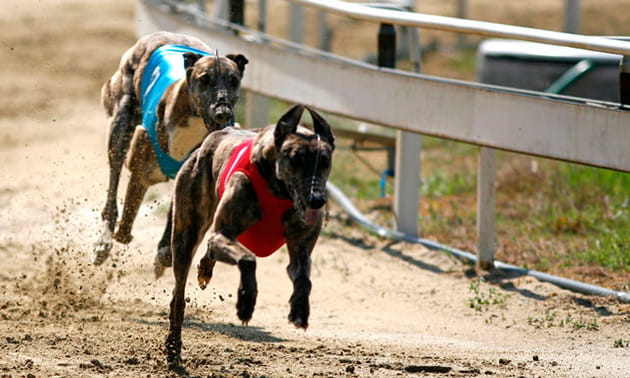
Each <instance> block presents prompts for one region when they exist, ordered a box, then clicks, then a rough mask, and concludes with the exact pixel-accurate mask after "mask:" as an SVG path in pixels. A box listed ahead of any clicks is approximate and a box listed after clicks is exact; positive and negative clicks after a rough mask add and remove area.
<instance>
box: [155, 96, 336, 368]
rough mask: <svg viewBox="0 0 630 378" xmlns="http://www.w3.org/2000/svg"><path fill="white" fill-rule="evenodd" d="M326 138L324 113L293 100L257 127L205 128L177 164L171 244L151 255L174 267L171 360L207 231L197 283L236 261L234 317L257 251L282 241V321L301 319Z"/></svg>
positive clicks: (252, 290) (326, 159)
mask: <svg viewBox="0 0 630 378" xmlns="http://www.w3.org/2000/svg"><path fill="white" fill-rule="evenodd" d="M304 109H307V110H308V112H309V113H310V114H311V118H312V119H313V131H311V130H310V129H307V128H305V127H303V126H299V125H298V123H299V121H300V119H301V117H302V113H303V111H304ZM334 143H335V141H334V136H333V133H332V130H331V128H330V126H329V125H328V123H327V122H326V120H324V118H322V117H321V116H320V115H319V114H318V113H317V112H316V111H314V110H313V109H310V108H309V107H305V106H304V105H295V106H293V107H292V108H291V109H290V110H289V111H288V112H287V113H286V114H284V115H283V116H282V117H281V118H280V120H279V121H278V123H277V124H275V125H270V126H267V127H265V128H263V129H260V130H258V131H248V130H239V129H231V128H230V129H223V130H220V131H215V132H213V133H211V134H209V135H208V136H207V137H206V138H205V140H204V142H203V144H202V145H201V147H199V149H197V150H196V151H195V152H193V154H192V155H191V156H190V158H189V159H188V161H187V162H186V163H185V164H184V165H183V167H182V169H181V170H180V172H179V173H178V175H177V177H176V179H175V187H174V192H173V202H172V208H171V216H170V218H169V222H168V224H167V230H169V228H170V231H171V247H172V253H171V254H168V253H164V251H163V250H160V251H159V252H158V255H157V256H156V259H155V271H156V274H157V275H158V276H159V275H161V274H162V272H163V271H164V269H165V268H166V267H168V266H171V265H172V266H173V273H174V275H175V289H174V290H173V298H172V300H171V306H170V316H169V321H170V328H169V332H168V335H167V339H166V351H167V358H168V363H169V366H171V368H175V367H178V366H179V364H180V356H181V346H182V341H181V329H182V322H183V319H184V308H185V304H186V302H185V287H186V279H187V276H188V272H189V270H190V266H191V263H192V259H193V256H194V253H195V250H196V249H197V246H198V245H199V243H200V242H201V240H202V239H203V237H204V235H205V234H206V232H209V233H210V234H209V238H208V245H207V248H206V252H205V254H204V256H203V257H202V258H201V260H200V262H199V265H198V267H197V268H198V270H197V279H198V281H199V285H200V286H201V288H205V287H206V286H207V285H208V283H209V282H210V279H211V278H212V272H213V268H214V265H215V263H216V262H217V261H221V262H224V263H228V264H231V265H237V266H238V268H239V270H240V284H239V288H238V292H237V303H236V308H237V315H238V317H239V319H240V320H241V321H242V322H243V324H247V323H248V322H249V320H250V319H251V317H252V314H253V312H254V307H255V305H256V297H257V294H258V289H257V283H256V256H259V257H265V256H269V255H270V254H272V253H273V252H274V251H275V250H277V249H278V248H280V247H281V246H282V245H283V244H285V243H286V245H287V249H288V252H289V265H288V266H287V272H288V274H289V278H290V279H291V281H292V282H293V294H292V295H291V298H290V301H289V303H290V311H289V321H290V322H291V323H293V324H294V325H295V326H296V327H299V328H307V327H308V317H309V312H310V308H309V295H310V291H311V281H310V267H311V252H312V250H313V247H314V246H315V242H316V241H317V238H318V237H319V233H320V230H321V227H322V213H323V211H322V208H323V206H324V205H325V204H326V202H327V195H326V181H327V180H328V174H329V173H330V168H331V164H332V154H333V151H334V148H335V144H334Z"/></svg>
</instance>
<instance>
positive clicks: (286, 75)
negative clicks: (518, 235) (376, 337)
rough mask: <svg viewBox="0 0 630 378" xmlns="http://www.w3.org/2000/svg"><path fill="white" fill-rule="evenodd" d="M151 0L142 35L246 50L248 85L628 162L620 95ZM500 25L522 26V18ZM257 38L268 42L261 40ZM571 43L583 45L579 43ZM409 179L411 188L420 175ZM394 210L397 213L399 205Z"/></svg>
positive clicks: (617, 165) (355, 113) (483, 189)
mask: <svg viewBox="0 0 630 378" xmlns="http://www.w3.org/2000/svg"><path fill="white" fill-rule="evenodd" d="M291 1H295V2H299V3H302V4H305V5H313V6H317V7H319V8H320V9H325V10H331V11H335V12H338V13H339V12H342V10H340V9H337V8H335V7H336V6H339V7H342V6H343V7H345V8H342V9H346V10H348V11H353V12H356V11H359V10H361V11H362V12H368V10H364V9H363V8H362V7H360V6H358V5H355V4H349V3H344V2H341V1H335V0H328V1H315V0H291ZM157 3H159V1H157V0H141V1H138V8H137V20H138V21H137V32H138V34H139V35H144V34H147V33H150V32H153V31H157V30H170V31H173V32H180V33H187V34H192V35H196V36H198V37H201V38H202V39H204V40H206V41H207V42H208V44H209V45H210V46H211V47H213V48H217V49H218V50H219V51H220V52H221V53H222V54H227V53H232V52H238V53H243V54H245V55H246V56H247V57H248V59H249V60H250V64H249V65H248V66H247V72H246V74H245V77H244V80H243V88H245V89H247V90H250V91H253V92H255V93H259V94H262V95H265V96H269V97H273V98H277V99H281V100H284V101H288V102H301V103H305V104H308V105H310V106H313V107H315V108H318V109H321V110H323V111H326V112H330V113H333V114H337V115H341V116H344V117H348V118H352V119H356V120H360V121H365V122H369V123H375V124H380V125H384V126H389V127H393V128H396V129H398V130H404V131H409V132H413V133H420V134H426V135H432V136H437V137H442V138H447V139H451V140H456V141H461V142H466V143H471V144H475V145H478V146H482V151H483V150H484V148H487V147H491V148H496V149H502V150H507V151H514V152H518V153H523V154H528V155H535V156H542V157H547V158H552V159H557V160H563V161H569V162H576V163H580V164H585V165H591V166H597V167H604V168H610V169H614V170H619V171H625V172H630V148H628V143H629V141H630V111H624V110H621V109H620V106H619V104H613V103H603V102H597V101H589V100H584V99H576V98H569V97H564V96H556V95H544V96H542V94H541V93H538V92H529V91H524V90H511V89H506V88H501V87H495V86H489V85H482V84H475V83H469V82H461V81H455V80H447V79H442V78H436V77H431V76H426V75H421V74H415V73H409V72H403V71H398V70H390V69H384V68H378V67H375V66H373V65H369V64H364V63H361V62H357V61H353V60H349V59H345V58H342V57H339V56H334V55H331V54H326V53H323V52H321V51H314V50H312V49H306V48H304V47H301V46H297V47H296V45H293V46H292V48H287V44H284V45H283V43H279V42H278V41H274V40H273V39H271V38H270V37H269V36H266V35H259V34H258V33H256V32H254V31H252V30H249V29H241V33H240V34H241V36H238V35H235V33H233V32H231V31H228V30H227V29H226V28H225V27H213V26H212V22H210V20H208V19H207V18H205V17H200V16H199V15H198V14H197V15H194V16H191V15H188V16H185V17H182V15H177V14H174V13H172V12H171V11H170V10H171V8H170V7H160V6H157V5H156V4H157ZM333 8H334V9H333ZM359 8H361V9H359ZM370 12H371V10H370ZM342 13H343V12H342ZM378 13H379V14H382V15H385V16H387V17H384V16H383V17H381V18H376V15H370V16H369V17H373V19H374V20H375V21H379V22H381V21H384V22H392V23H400V24H403V25H411V26H424V27H428V26H430V25H429V23H428V20H430V19H438V20H439V21H441V22H445V21H448V23H450V24H452V25H451V26H449V28H453V30H455V29H457V30H458V31H462V32H470V30H469V29H468V27H470V28H472V29H475V28H474V27H475V25H476V29H475V30H477V31H478V32H479V33H481V32H482V31H483V33H484V34H485V33H488V34H491V35H494V36H496V35H504V34H497V33H495V32H492V33H491V31H490V30H489V29H488V26H489V24H488V23H477V22H474V21H466V20H459V19H449V18H447V17H439V18H438V17H437V16H430V17H429V18H428V19H427V17H426V15H418V14H408V13H403V12H386V11H383V10H379V11H378ZM344 14H345V13H344ZM366 14H367V13H366ZM353 16H354V17H357V16H358V14H356V13H355V14H354V15H353ZM365 17H368V16H367V15H366V16H365ZM389 17H391V18H389ZM423 17H424V19H425V20H424V21H422V22H425V23H424V24H422V25H421V24H420V19H421V18H423ZM383 18H384V19H383ZM395 18H399V20H400V21H398V20H396V19H395ZM408 18H413V19H414V20H416V21H413V22H412V21H411V20H410V19H408ZM191 20H192V21H191ZM414 22H417V23H414ZM459 22H461V25H460V24H459ZM480 25H481V26H480ZM495 25H496V24H495ZM482 26H483V27H482ZM435 27H437V26H435ZM506 29H507V30H512V31H514V30H520V31H523V30H524V29H526V28H514V27H507V28H506ZM449 30H451V29H449ZM530 30H533V29H530ZM548 33H550V34H552V35H555V36H556V37H558V36H560V35H563V36H570V38H571V39H575V43H579V41H578V40H580V39H581V38H585V41H588V42H587V43H588V46H590V47H593V48H595V47H596V48H595V49H597V50H599V51H607V52H611V51H613V52H622V53H627V54H628V55H630V43H628V42H622V41H612V40H607V39H604V38H596V37H584V36H574V35H570V34H564V33H555V32H548ZM513 36H517V35H513ZM520 37H522V39H528V40H536V41H541V40H540V39H533V37H532V38H525V36H520ZM263 40H264V41H265V43H260V41H263ZM556 42H558V41H556ZM565 42H566V41H565ZM569 43H571V44H570V45H571V46H576V44H573V43H574V42H566V43H562V44H565V45H566V44H569ZM577 46H580V47H587V46H585V45H583V44H579V45H577ZM611 49H612V50H611ZM249 126H253V127H255V126H259V125H249ZM416 152H417V151H416ZM485 152H486V153H483V154H482V158H481V159H480V167H479V169H480V174H479V177H480V182H479V189H480V190H479V194H478V195H479V198H480V200H479V201H478V202H479V204H478V211H479V214H483V216H479V222H478V227H479V244H478V245H479V248H478V249H479V252H478V253H479V261H480V264H481V265H482V266H490V265H491V264H492V261H493V248H494V247H493V243H494V219H493V218H491V217H490V215H492V217H493V214H494V213H493V211H494V210H493V207H494V184H493V182H494V171H493V168H492V167H493V165H494V159H493V158H492V156H491V155H489V154H488V153H487V151H485ZM411 153H412V154H413V151H411ZM397 169H398V168H397ZM397 175H405V172H404V169H403V170H399V171H398V172H397ZM412 175H413V172H412ZM484 178H485V179H484ZM414 185H415V188H416V189H415V192H417V181H416V182H415V183H414ZM397 196H398V193H397ZM416 198H417V197H416ZM397 201H400V203H402V204H404V206H401V207H399V208H401V209H404V210H405V211H407V212H410V214H411V215H412V216H411V218H415V220H416V222H417V205H414V204H411V203H409V202H406V203H405V199H404V198H398V199H397ZM482 205H485V206H482ZM398 216H399V218H400V217H401V214H398ZM416 224H417V223H416ZM402 228H403V229H404V227H402ZM400 229H401V227H400V225H399V230H400Z"/></svg>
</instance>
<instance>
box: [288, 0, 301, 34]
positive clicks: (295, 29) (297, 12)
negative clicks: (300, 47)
mask: <svg viewBox="0 0 630 378" xmlns="http://www.w3.org/2000/svg"><path fill="white" fill-rule="evenodd" d="M289 40H290V41H292V42H296V43H300V44H301V43H303V42H304V7H303V6H302V5H300V4H294V3H291V4H289Z"/></svg>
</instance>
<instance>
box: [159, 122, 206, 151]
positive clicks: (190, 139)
mask: <svg viewBox="0 0 630 378" xmlns="http://www.w3.org/2000/svg"><path fill="white" fill-rule="evenodd" d="M207 133H208V130H207V129H206V126H205V124H204V122H203V119H201V118H199V117H188V121H187V124H185V125H184V124H180V125H177V126H176V127H175V128H174V129H173V130H172V131H171V132H170V134H169V137H168V150H169V155H171V156H172V157H173V158H175V159H177V160H183V159H184V158H185V157H186V156H187V155H188V153H189V152H190V151H191V150H192V149H193V148H195V147H197V146H198V145H199V144H200V143H201V141H203V138H205V136H206V134H207Z"/></svg>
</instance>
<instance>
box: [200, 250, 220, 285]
mask: <svg viewBox="0 0 630 378" xmlns="http://www.w3.org/2000/svg"><path fill="white" fill-rule="evenodd" d="M216 262H217V260H215V259H212V258H208V257H206V256H204V257H203V258H202V259H201V260H199V264H198V265H197V282H199V287H200V288H201V290H204V289H205V288H206V287H208V284H209V283H210V280H211V279H212V271H213V270H214V264H215V263H216Z"/></svg>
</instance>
